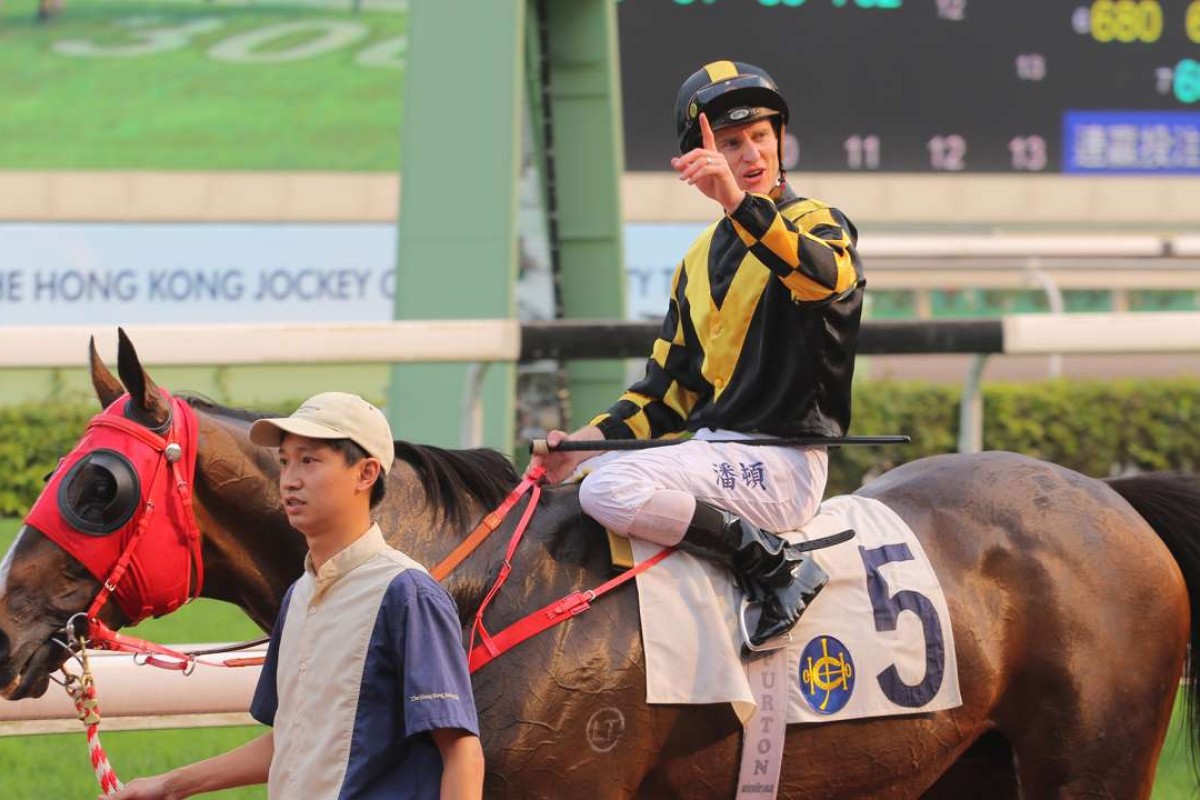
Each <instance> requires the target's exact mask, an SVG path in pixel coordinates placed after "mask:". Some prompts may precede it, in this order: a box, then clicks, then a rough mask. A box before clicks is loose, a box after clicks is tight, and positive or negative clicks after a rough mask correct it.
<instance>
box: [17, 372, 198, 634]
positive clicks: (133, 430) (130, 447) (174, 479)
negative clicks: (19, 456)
mask: <svg viewBox="0 0 1200 800" xmlns="http://www.w3.org/2000/svg"><path fill="white" fill-rule="evenodd" d="M163 396H164V398H165V399H166V401H167V403H168V407H169V409H170V417H169V419H168V420H167V423H166V425H165V426H164V430H163V432H162V433H158V432H155V431H152V430H150V429H148V428H146V427H144V426H142V425H139V424H138V423H136V422H134V421H132V420H131V419H128V418H127V417H126V415H125V409H126V408H127V407H128V406H129V402H130V399H129V396H128V395H126V396H124V397H122V398H121V399H119V400H117V401H116V402H114V403H112V404H111V405H109V407H108V408H106V409H105V410H104V411H103V412H101V413H100V414H97V415H96V416H95V417H93V418H92V420H91V422H89V423H88V427H87V432H86V433H85V434H84V436H83V438H82V439H80V441H79V444H77V445H76V446H75V449H74V450H72V451H71V452H70V453H69V454H68V455H67V456H66V458H64V459H63V460H62V462H61V463H60V464H59V466H58V469H56V470H55V472H54V475H53V476H51V478H50V481H49V482H48V484H47V486H46V488H45V490H43V492H42V494H41V496H40V497H38V499H37V502H36V503H34V506H33V508H32V509H30V511H29V514H28V515H27V516H26V517H25V522H26V523H27V524H28V525H30V526H32V527H34V528H36V529H37V530H38V531H40V532H41V533H42V534H43V535H45V536H46V537H47V538H48V539H50V540H51V541H53V542H54V543H55V544H57V545H58V546H59V547H61V548H62V549H63V550H65V551H67V553H69V554H70V555H71V556H73V557H74V558H75V559H77V560H78V561H79V562H80V563H81V564H83V566H84V567H85V568H87V570H88V572H90V573H91V574H92V575H93V576H94V577H95V578H96V580H98V581H100V583H101V587H100V591H99V593H98V594H97V595H96V597H95V599H93V600H92V603H91V605H90V606H89V607H88V609H87V611H86V612H85V614H86V617H87V621H88V628H89V636H88V638H89V640H91V642H92V643H93V645H96V644H99V642H97V638H98V634H99V635H101V636H100V638H102V635H103V634H105V633H111V631H109V629H108V628H107V626H105V625H104V624H103V623H102V622H101V621H100V619H99V614H100V611H101V609H102V608H103V607H104V605H105V603H107V602H108V600H109V598H110V596H111V597H114V598H115V599H116V601H117V603H118V604H119V605H120V607H121V610H122V611H123V612H124V614H125V616H126V617H128V619H129V624H131V625H133V624H136V623H138V622H140V621H141V620H143V619H146V618H147V617H152V616H153V617H159V616H162V615H164V614H169V613H170V612H172V611H174V610H175V609H177V608H179V607H180V606H182V605H183V604H184V603H187V602H189V601H190V600H192V599H194V598H196V597H198V596H199V595H200V589H201V587H202V586H203V583H204V562H203V560H202V559H201V557H200V530H199V527H198V526H197V524H196V517H195V513H194V511H193V509H192V490H191V486H192V481H193V479H194V477H195V472H196V450H197V438H198V430H197V428H198V424H197V421H196V414H195V412H194V411H192V409H191V406H189V405H188V404H187V403H185V402H184V401H182V400H180V399H179V398H176V397H172V396H171V395H170V394H168V393H167V392H163ZM100 449H107V450H110V451H115V452H117V453H120V454H121V455H122V456H124V457H125V458H126V459H128V461H129V463H130V464H131V465H132V466H133V469H134V471H135V472H136V473H137V477H138V483H139V486H140V496H139V497H138V498H137V501H138V507H137V510H136V511H135V512H134V513H133V515H132V516H131V517H130V518H129V520H128V521H127V522H125V523H124V524H123V525H122V526H121V527H119V528H118V529H116V530H114V531H112V532H111V533H106V534H104V535H95V534H94V533H92V534H89V533H87V532H84V531H81V530H80V529H78V528H76V527H74V526H73V525H72V524H71V523H70V522H68V521H67V519H66V518H65V517H64V514H63V513H62V508H61V502H60V492H61V487H62V482H63V481H64V480H65V479H66V477H67V476H68V475H69V474H70V472H71V468H72V467H73V466H74V465H75V464H77V463H78V462H79V461H81V460H82V459H84V458H86V457H87V456H88V455H89V454H92V453H94V452H95V451H96V450H100ZM113 635H114V636H115V634H113Z"/></svg>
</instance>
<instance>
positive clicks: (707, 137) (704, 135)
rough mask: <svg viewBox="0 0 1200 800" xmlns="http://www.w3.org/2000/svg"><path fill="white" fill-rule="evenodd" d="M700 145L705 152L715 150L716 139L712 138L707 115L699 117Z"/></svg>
mask: <svg viewBox="0 0 1200 800" xmlns="http://www.w3.org/2000/svg"><path fill="white" fill-rule="evenodd" d="M700 145H701V146H702V147H703V148H704V149H705V150H716V149H717V138H716V137H715V136H713V131H712V126H711V125H709V124H708V114H701V115H700Z"/></svg>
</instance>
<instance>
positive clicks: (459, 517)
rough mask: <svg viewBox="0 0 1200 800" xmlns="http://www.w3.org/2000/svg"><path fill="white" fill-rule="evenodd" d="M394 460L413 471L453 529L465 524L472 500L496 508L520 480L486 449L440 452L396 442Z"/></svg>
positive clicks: (506, 463) (508, 464) (498, 455)
mask: <svg viewBox="0 0 1200 800" xmlns="http://www.w3.org/2000/svg"><path fill="white" fill-rule="evenodd" d="M396 457H397V458H400V459H403V460H404V461H405V462H406V463H408V464H409V465H410V466H411V467H412V468H413V469H414V470H416V472H417V477H418V478H420V480H421V485H422V486H423V487H424V489H425V495H426V497H427V498H429V502H430V503H431V504H435V505H436V506H437V507H439V508H441V509H442V513H443V514H445V515H446V517H447V518H448V519H450V520H451V521H453V522H454V523H455V525H456V526H462V525H465V524H466V523H467V522H468V515H469V514H470V512H471V505H470V501H471V498H472V497H473V498H474V499H476V500H478V501H479V502H480V503H481V504H483V505H484V506H488V507H492V506H496V505H499V504H500V502H501V501H502V500H503V499H504V497H505V496H506V495H507V494H508V493H509V491H510V490H511V489H512V488H513V487H514V486H515V485H516V484H517V481H518V480H519V479H520V478H519V476H518V475H517V471H516V469H515V468H514V467H513V465H512V462H511V461H509V460H508V459H507V458H506V457H505V456H504V454H503V453H500V452H498V451H496V450H489V449H487V448H477V449H474V450H443V449H442V448H440V447H433V446H431V445H423V444H412V443H411V442H404V441H398V442H396Z"/></svg>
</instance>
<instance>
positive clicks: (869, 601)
mask: <svg viewBox="0 0 1200 800" xmlns="http://www.w3.org/2000/svg"><path fill="white" fill-rule="evenodd" d="M846 528H853V529H854V530H855V531H856V533H857V535H856V536H855V537H854V538H853V539H851V540H849V541H847V542H843V543H841V544H838V545H834V546H833V547H829V548H825V549H822V550H817V551H815V552H814V553H813V555H814V556H815V558H816V559H817V562H818V563H819V564H820V565H821V566H822V567H823V568H824V569H825V571H826V572H828V573H829V575H830V581H829V584H828V585H827V586H826V587H825V589H824V590H823V591H822V592H821V594H820V595H819V596H818V597H817V599H816V600H815V601H814V602H813V603H812V605H811V606H810V607H809V608H808V610H807V611H805V613H804V616H803V617H801V619H800V623H799V624H798V625H797V626H796V628H795V630H794V631H793V632H792V644H790V645H789V646H788V675H789V683H788V715H787V721H788V722H789V723H795V722H827V721H831V720H843V719H855V718H859V717H878V716H888V715H895V714H913V713H924V712H929V711H938V710H942V709H947V708H954V707H956V706H959V705H961V704H962V697H961V695H960V693H959V686H958V664H957V660H956V658H955V652H954V635H953V632H952V631H951V629H950V614H949V611H948V610H947V608H946V600H945V597H944V596H943V594H942V590H941V586H940V584H939V583H938V579H937V576H936V575H935V574H934V572H933V568H932V566H931V565H930V563H929V560H928V558H926V556H925V551H924V549H923V548H922V547H921V543H920V542H918V541H917V538H916V537H915V536H914V535H913V533H912V531H911V530H910V529H909V527H908V525H906V524H905V523H904V521H903V520H901V519H900V517H898V516H897V515H896V514H895V513H893V512H892V510H891V509H889V508H888V507H887V506H885V505H884V504H883V503H880V502H878V501H876V500H872V499H869V498H864V497H857V496H844V497H835V498H833V499H831V500H829V501H827V502H825V503H823V504H822V506H821V510H820V513H818V515H817V516H816V518H814V519H813V521H812V522H810V523H809V524H808V525H807V526H805V528H804V530H803V531H799V532H795V533H787V534H784V536H785V538H787V539H788V540H790V541H805V540H810V539H817V538H821V537H823V536H828V535H830V534H833V533H837V532H838V531H842V530H845V529H846ZM631 543H632V545H633V554H634V559H635V561H637V562H639V563H640V562H642V561H644V560H645V559H647V558H649V557H651V556H653V555H654V554H655V553H657V552H658V551H659V550H660V549H661V548H660V546H658V545H655V544H651V543H648V542H643V541H639V540H637V539H632V540H631ZM637 585H638V596H639V599H640V601H641V617H642V639H643V643H644V645H645V651H646V671H647V677H646V684H647V685H646V701H647V702H648V703H732V704H733V706H734V710H735V711H736V712H737V714H738V717H739V718H740V719H741V721H742V722H743V723H745V722H746V721H747V720H749V719H750V718H751V717H752V716H753V715H754V712H755V709H756V705H755V700H754V696H753V694H752V692H751V688H750V683H749V681H748V679H747V673H746V665H745V662H744V661H743V658H742V655H741V636H740V633H739V631H738V622H737V619H738V618H737V615H738V609H739V606H740V602H741V597H740V593H739V592H738V591H737V589H736V587H735V586H734V585H733V583H732V581H731V578H730V575H729V574H728V572H726V571H725V570H724V569H722V568H720V567H718V566H716V565H715V564H713V563H711V562H709V561H707V560H704V559H700V558H696V557H693V556H692V555H690V554H688V553H684V552H677V553H675V554H674V555H672V556H670V557H669V558H667V559H666V560H664V561H663V562H662V563H660V564H658V565H657V566H655V567H652V568H651V569H649V570H647V571H646V572H644V573H642V574H641V575H639V576H638V578H637Z"/></svg>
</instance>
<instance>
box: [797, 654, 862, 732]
mask: <svg viewBox="0 0 1200 800" xmlns="http://www.w3.org/2000/svg"><path fill="white" fill-rule="evenodd" d="M800 691H801V693H802V694H803V695H804V699H805V700H806V701H808V704H809V705H810V706H812V709H813V711H816V712H817V713H818V714H836V713H837V712H838V711H841V710H842V708H844V707H845V705H846V703H848V702H850V695H851V694H853V693H854V660H853V659H851V658H850V651H849V650H847V649H846V645H844V644H842V643H841V642H839V641H838V640H837V639H835V638H833V637H832V636H818V637H817V638H815V639H813V640H812V641H810V642H809V643H808V644H807V645H805V646H804V652H803V653H801V654H800Z"/></svg>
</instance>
